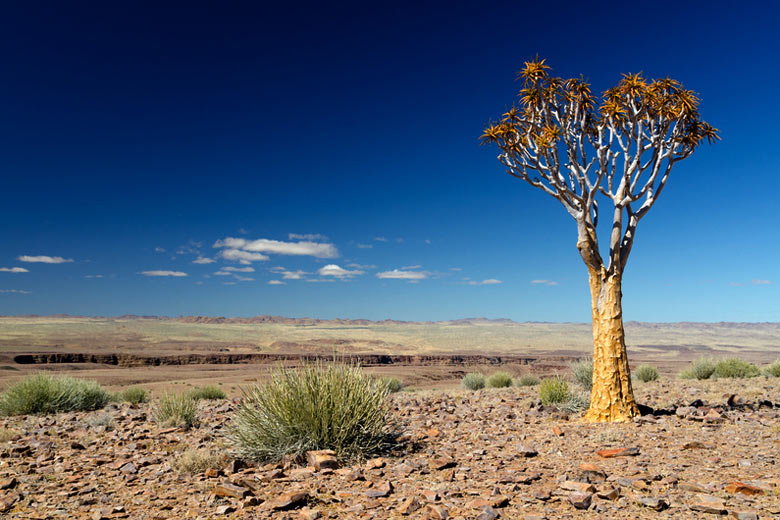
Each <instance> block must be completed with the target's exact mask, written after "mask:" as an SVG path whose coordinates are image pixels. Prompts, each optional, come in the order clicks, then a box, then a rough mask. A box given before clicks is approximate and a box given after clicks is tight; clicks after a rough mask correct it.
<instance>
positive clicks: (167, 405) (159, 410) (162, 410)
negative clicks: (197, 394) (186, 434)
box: [152, 392, 198, 428]
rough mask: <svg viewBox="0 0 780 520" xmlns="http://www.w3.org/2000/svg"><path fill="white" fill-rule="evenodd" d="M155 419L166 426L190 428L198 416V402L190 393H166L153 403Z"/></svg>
mask: <svg viewBox="0 0 780 520" xmlns="http://www.w3.org/2000/svg"><path fill="white" fill-rule="evenodd" d="M152 415H153V416H154V420H155V421H157V422H158V423H159V424H160V425H161V426H163V427H165V428H190V427H191V426H192V425H193V424H195V421H196V420H197V417H198V404H197V401H195V400H194V399H193V398H192V397H190V396H189V394H174V393H168V392H166V393H164V394H163V395H162V396H161V397H160V399H158V400H157V401H156V402H155V403H154V404H153V405H152Z"/></svg>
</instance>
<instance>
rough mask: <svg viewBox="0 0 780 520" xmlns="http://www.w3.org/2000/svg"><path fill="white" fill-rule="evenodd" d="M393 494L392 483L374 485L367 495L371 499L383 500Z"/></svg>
mask: <svg viewBox="0 0 780 520" xmlns="http://www.w3.org/2000/svg"><path fill="white" fill-rule="evenodd" d="M392 492H393V484H392V483H391V482H390V481H386V482H382V483H381V484H378V485H376V484H375V485H374V486H372V487H371V489H369V490H368V491H366V493H365V495H366V496H367V497H371V498H382V497H386V496H388V495H390V493H392Z"/></svg>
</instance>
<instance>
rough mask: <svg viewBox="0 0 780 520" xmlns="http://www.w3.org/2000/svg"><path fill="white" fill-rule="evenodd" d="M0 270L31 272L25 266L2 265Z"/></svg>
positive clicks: (6, 271) (5, 271)
mask: <svg viewBox="0 0 780 520" xmlns="http://www.w3.org/2000/svg"><path fill="white" fill-rule="evenodd" d="M0 272H3V273H29V272H30V271H29V270H28V269H25V268H24V267H0Z"/></svg>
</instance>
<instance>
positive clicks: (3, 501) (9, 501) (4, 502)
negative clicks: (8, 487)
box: [0, 493, 21, 513]
mask: <svg viewBox="0 0 780 520" xmlns="http://www.w3.org/2000/svg"><path fill="white" fill-rule="evenodd" d="M20 498H21V497H20V496H19V493H11V494H10V495H5V496H4V497H2V498H0V513H5V512H6V511H8V510H10V509H11V508H12V507H14V504H15V503H16V502H18V501H19V499H20Z"/></svg>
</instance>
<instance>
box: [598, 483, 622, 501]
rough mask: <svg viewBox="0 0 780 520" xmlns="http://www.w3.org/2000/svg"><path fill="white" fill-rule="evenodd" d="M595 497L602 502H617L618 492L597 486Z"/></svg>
mask: <svg viewBox="0 0 780 520" xmlns="http://www.w3.org/2000/svg"><path fill="white" fill-rule="evenodd" d="M596 496H597V497H599V498H601V499H603V500H617V499H618V498H619V497H620V490H618V488H614V487H612V486H607V485H604V486H599V488H598V489H597V490H596Z"/></svg>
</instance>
